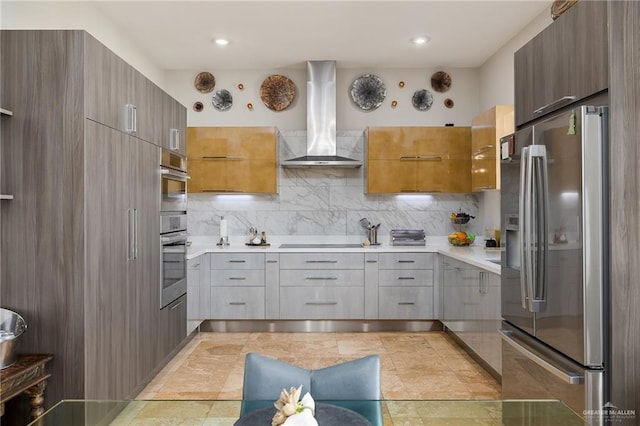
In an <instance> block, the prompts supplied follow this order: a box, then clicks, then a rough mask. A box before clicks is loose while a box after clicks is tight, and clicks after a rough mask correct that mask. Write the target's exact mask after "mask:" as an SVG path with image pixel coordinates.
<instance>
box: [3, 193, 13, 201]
mask: <svg viewBox="0 0 640 426" xmlns="http://www.w3.org/2000/svg"><path fill="white" fill-rule="evenodd" d="M0 200H13V195H7V194H0Z"/></svg>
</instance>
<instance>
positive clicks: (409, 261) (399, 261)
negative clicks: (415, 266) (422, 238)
mask: <svg viewBox="0 0 640 426" xmlns="http://www.w3.org/2000/svg"><path fill="white" fill-rule="evenodd" d="M398 263H416V261H415V260H398Z"/></svg>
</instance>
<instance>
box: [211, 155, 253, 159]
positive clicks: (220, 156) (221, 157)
mask: <svg viewBox="0 0 640 426" xmlns="http://www.w3.org/2000/svg"><path fill="white" fill-rule="evenodd" d="M202 159H203V160H244V157H242V156H240V155H208V156H203V157H202Z"/></svg>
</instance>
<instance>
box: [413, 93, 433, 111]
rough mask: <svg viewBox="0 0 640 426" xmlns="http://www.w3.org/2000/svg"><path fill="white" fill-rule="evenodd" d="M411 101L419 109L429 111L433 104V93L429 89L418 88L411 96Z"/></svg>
mask: <svg viewBox="0 0 640 426" xmlns="http://www.w3.org/2000/svg"><path fill="white" fill-rule="evenodd" d="M411 103H412V104H413V107H414V108H415V109H417V110H418V111H428V110H429V108H431V105H433V95H432V94H431V92H430V91H428V90H427V89H422V90H416V91H415V92H414V93H413V97H412V98H411Z"/></svg>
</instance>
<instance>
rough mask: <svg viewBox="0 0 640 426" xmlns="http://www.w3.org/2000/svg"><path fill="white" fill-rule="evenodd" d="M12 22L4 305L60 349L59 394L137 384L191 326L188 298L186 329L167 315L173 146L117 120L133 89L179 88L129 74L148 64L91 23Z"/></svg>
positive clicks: (5, 78)
mask: <svg viewBox="0 0 640 426" xmlns="http://www.w3.org/2000/svg"><path fill="white" fill-rule="evenodd" d="M1 34H2V37H1V43H2V61H1V62H0V66H1V70H0V71H1V72H0V83H1V90H2V94H3V103H6V105H11V109H12V110H13V112H14V115H13V116H12V117H9V118H10V119H3V122H2V128H1V132H2V157H1V161H2V167H1V169H0V173H1V180H2V186H3V190H6V191H7V192H8V193H11V194H14V195H15V199H14V200H11V201H10V202H7V203H4V202H3V204H2V205H1V206H0V208H1V210H0V214H1V216H2V220H1V221H0V226H1V232H2V239H1V242H0V244H1V249H2V256H1V258H0V262H1V269H0V274H1V279H2V287H1V289H0V292H1V293H0V297H1V299H2V304H3V307H7V308H9V309H13V310H15V311H17V312H19V313H20V314H21V315H23V316H24V317H25V319H26V321H27V323H28V325H29V332H28V333H25V335H24V338H23V339H22V341H21V342H20V344H21V346H20V350H21V351H22V352H38V353H51V354H53V355H54V360H53V362H52V363H51V369H52V371H51V372H52V377H53V379H52V380H51V381H50V382H49V385H48V386H47V390H46V398H45V401H46V404H47V405H51V404H52V403H55V402H57V401H59V400H61V399H84V398H98V399H125V398H131V397H134V396H135V392H136V391H138V390H140V387H141V386H143V385H144V384H145V382H146V381H148V380H150V378H151V377H150V376H151V375H152V374H153V373H154V372H157V371H158V369H159V368H160V366H161V363H162V361H163V360H165V356H164V354H163V355H162V356H160V354H159V353H158V351H157V350H156V347H157V341H158V340H159V339H165V341H166V342H167V343H166V344H167V345H173V346H172V347H173V348H175V347H176V346H177V345H178V343H179V342H178V340H179V339H181V338H182V339H183V338H184V337H185V335H186V310H185V318H184V320H183V322H182V329H183V331H184V333H181V334H178V333H177V332H176V331H171V330H170V329H169V326H170V324H169V323H167V324H166V327H167V328H166V329H162V328H161V321H160V309H159V308H160V240H159V229H160V226H159V220H160V218H159V206H160V188H159V185H160V174H159V160H160V147H159V146H158V145H157V144H155V145H154V144H153V143H151V142H149V141H146V140H142V139H141V138H138V137H133V136H131V135H129V134H127V133H125V132H124V131H123V130H122V129H121V128H120V125H121V124H122V122H119V121H117V120H119V119H122V116H121V115H120V112H122V109H121V108H120V107H119V105H120V104H122V102H125V103H126V102H129V101H128V99H127V97H126V96H127V95H126V94H131V93H135V92H139V93H146V92H148V93H146V94H144V95H142V96H143V97H145V96H146V97H147V99H148V101H147V102H146V103H147V104H149V105H152V104H155V103H156V99H157V98H159V97H160V95H165V96H168V95H166V94H164V92H162V91H160V89H158V88H157V87H156V86H155V85H153V83H151V82H149V81H147V80H144V79H142V78H140V79H139V80H138V83H137V84H134V83H133V82H134V79H131V78H129V77H123V79H124V80H126V81H127V83H126V84H124V85H123V86H122V87H120V86H119V80H120V77H121V76H123V75H125V76H126V75H129V74H130V75H135V74H136V72H135V71H134V70H133V69H131V68H130V67H129V69H126V67H124V68H123V67H121V65H122V64H123V63H124V62H123V61H122V60H120V59H119V58H117V57H116V56H115V55H113V54H112V53H110V52H109V51H108V50H107V49H106V48H105V47H104V46H102V45H101V44H100V43H98V42H97V41H96V40H95V39H93V38H92V37H91V36H89V35H88V34H87V33H85V32H83V31H2V33H1ZM124 65H126V63H124ZM127 67H128V65H127ZM131 84H134V86H135V87H134V86H131V87H129V86H128V85H131ZM123 94H124V95H123ZM110 105H115V107H114V108H110V107H109V106H110ZM141 105H143V104H141ZM159 109H160V110H161V108H159ZM114 111H116V112H115V113H114ZM143 111H145V109H144V107H143V108H142V109H141V112H143ZM150 111H151V109H150ZM183 112H185V111H184V109H183ZM148 114H149V115H152V116H154V120H155V121H163V117H162V114H159V115H158V116H157V117H155V114H156V113H154V112H152V113H148ZM100 121H104V122H103V123H100ZM162 125H163V126H166V127H168V123H163V124H162ZM158 128H159V127H158ZM153 131H156V130H153ZM157 132H158V134H159V131H157ZM148 139H156V140H159V137H156V136H150V137H148ZM132 230H134V231H135V236H136V241H137V246H136V248H137V250H136V253H137V255H136V256H134V255H133V253H132V252H131V251H130V243H131V238H132V235H131V231H132ZM34 265H35V266H34ZM176 309H178V308H176ZM185 309H186V308H185ZM174 316H175V315H174ZM175 321H178V319H176V320H175ZM173 326H174V328H173V329H172V330H177V326H176V323H173ZM171 336H173V337H171ZM169 339H172V340H169Z"/></svg>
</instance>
